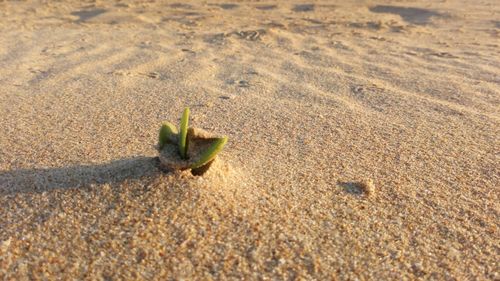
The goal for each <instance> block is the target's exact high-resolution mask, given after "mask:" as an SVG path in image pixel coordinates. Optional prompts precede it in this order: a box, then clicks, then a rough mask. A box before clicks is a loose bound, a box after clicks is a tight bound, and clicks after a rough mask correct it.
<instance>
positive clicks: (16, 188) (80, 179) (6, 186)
mask: <svg viewBox="0 0 500 281" xmlns="http://www.w3.org/2000/svg"><path fill="white" fill-rule="evenodd" d="M158 166H159V160H158V157H145V156H137V157H130V158H124V159H120V160H115V161H111V162H108V163H104V164H97V165H76V166H69V167H61V168H47V169H44V168H42V169H36V168H35V169H19V170H14V171H0V195H7V194H16V193H41V192H45V191H50V190H54V189H69V188H81V187H85V186H89V185H91V184H106V183H108V184H116V183H120V182H123V181H125V180H129V179H139V178H142V177H145V176H151V175H154V174H157V173H160V169H159V168H158Z"/></svg>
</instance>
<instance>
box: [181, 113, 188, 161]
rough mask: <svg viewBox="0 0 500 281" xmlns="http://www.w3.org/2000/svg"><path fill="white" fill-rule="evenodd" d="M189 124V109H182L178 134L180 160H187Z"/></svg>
mask: <svg viewBox="0 0 500 281" xmlns="http://www.w3.org/2000/svg"><path fill="white" fill-rule="evenodd" d="M188 123H189V107H186V108H185V109H184V112H183V113H182V118H181V125H180V134H179V153H180V155H181V158H182V159H186V158H187V148H188V147H187V146H188V143H187V131H188Z"/></svg>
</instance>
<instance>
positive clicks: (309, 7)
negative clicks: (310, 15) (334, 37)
mask: <svg viewBox="0 0 500 281" xmlns="http://www.w3.org/2000/svg"><path fill="white" fill-rule="evenodd" d="M292 11H294V12H312V11H314V4H298V5H295V6H294V7H293V9H292Z"/></svg>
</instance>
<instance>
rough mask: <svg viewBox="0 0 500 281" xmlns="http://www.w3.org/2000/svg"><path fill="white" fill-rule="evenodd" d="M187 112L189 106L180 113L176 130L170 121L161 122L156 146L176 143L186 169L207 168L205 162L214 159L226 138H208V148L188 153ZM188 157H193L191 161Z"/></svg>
mask: <svg viewBox="0 0 500 281" xmlns="http://www.w3.org/2000/svg"><path fill="white" fill-rule="evenodd" d="M189 113H190V111H189V108H188V107H186V108H185V109H184V112H183V113H182V117H181V122H180V130H177V128H176V127H175V126H174V125H173V124H172V123H170V122H163V124H162V125H161V128H160V133H159V137H158V147H159V149H160V150H162V149H163V148H164V147H165V145H166V144H173V145H177V149H178V151H179V155H180V156H181V159H183V160H187V162H186V164H187V165H186V166H185V167H186V168H187V169H198V168H202V169H203V167H204V168H207V169H208V167H209V165H207V164H210V162H211V161H212V160H214V158H215V157H216V156H217V154H218V153H219V152H220V151H221V150H222V149H223V148H224V146H225V145H226V143H227V140H228V138H227V137H220V138H209V139H207V140H210V141H211V142H212V143H211V144H210V145H209V146H208V148H206V149H205V150H204V151H202V152H201V153H199V154H198V155H188V146H189V139H190V138H192V137H189V138H188V124H189ZM192 145H194V144H192ZM189 157H195V158H192V159H191V161H189ZM193 162H194V163H193Z"/></svg>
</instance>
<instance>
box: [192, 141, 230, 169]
mask: <svg viewBox="0 0 500 281" xmlns="http://www.w3.org/2000/svg"><path fill="white" fill-rule="evenodd" d="M226 143H227V137H222V138H217V139H215V141H214V143H212V144H211V145H210V147H209V148H207V150H205V151H204V152H203V153H202V154H201V156H200V159H199V160H198V161H196V163H194V164H193V165H191V169H196V168H199V167H201V166H203V165H205V164H206V163H208V162H210V161H212V160H213V159H214V158H215V156H217V154H218V153H219V152H220V151H221V150H222V148H224V145H226Z"/></svg>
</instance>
